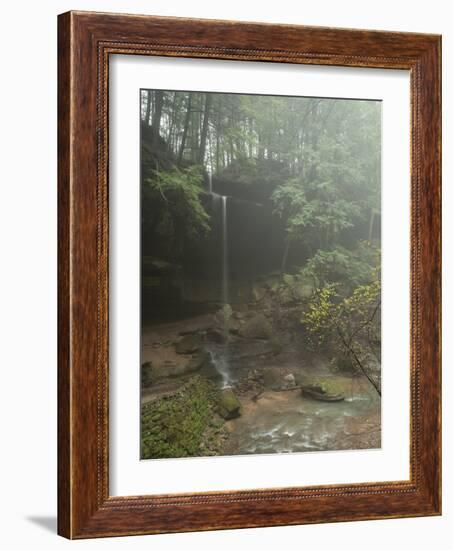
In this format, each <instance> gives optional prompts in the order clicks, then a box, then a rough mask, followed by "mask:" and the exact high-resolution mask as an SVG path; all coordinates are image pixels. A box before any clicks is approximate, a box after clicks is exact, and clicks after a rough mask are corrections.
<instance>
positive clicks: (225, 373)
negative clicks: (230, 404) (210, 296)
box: [208, 172, 231, 388]
mask: <svg viewBox="0 0 453 550" xmlns="http://www.w3.org/2000/svg"><path fill="white" fill-rule="evenodd" d="M208 192H209V194H210V195H211V196H212V199H213V205H214V208H213V211H214V212H217V211H218V208H216V204H218V203H219V202H220V210H221V213H220V216H221V240H222V260H221V261H222V278H221V285H222V288H221V296H222V306H223V318H224V326H223V330H224V333H225V340H226V342H228V315H227V308H228V306H229V292H228V291H229V280H228V276H229V268H228V210H227V202H228V197H227V196H226V195H219V194H218V193H214V191H213V190H212V174H211V172H209V173H208ZM208 351H209V352H210V354H211V360H212V362H213V364H214V366H215V368H216V370H217V372H218V373H219V375H220V376H221V377H222V388H228V387H230V386H231V375H230V368H229V346H228V344H226V345H224V346H223V347H222V351H221V352H220V353H219V352H218V350H217V351H216V350H208Z"/></svg>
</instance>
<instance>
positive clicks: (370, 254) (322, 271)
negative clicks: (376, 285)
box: [301, 241, 380, 289]
mask: <svg viewBox="0 0 453 550" xmlns="http://www.w3.org/2000/svg"><path fill="white" fill-rule="evenodd" d="M379 264H380V250H379V249H378V248H377V247H375V246H372V245H371V244H370V243H368V242H366V241H360V242H359V243H358V245H357V247H356V248H354V249H353V250H349V249H347V248H345V247H343V246H340V245H338V246H336V247H335V248H333V249H331V250H318V251H317V252H316V253H315V254H314V256H312V257H311V258H310V259H309V260H308V261H307V263H306V265H305V266H304V268H303V269H302V270H301V272H302V273H303V274H304V275H306V276H307V277H310V278H311V279H312V280H313V282H314V284H315V286H317V287H322V286H323V285H325V284H326V283H341V284H342V285H343V286H345V287H346V288H348V289H352V288H354V287H356V286H357V285H361V284H365V283H369V282H370V281H372V280H373V279H374V278H375V276H376V269H377V268H378V267H379Z"/></svg>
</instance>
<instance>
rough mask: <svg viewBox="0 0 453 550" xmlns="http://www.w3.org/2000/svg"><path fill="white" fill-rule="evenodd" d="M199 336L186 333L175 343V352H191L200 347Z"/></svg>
mask: <svg viewBox="0 0 453 550" xmlns="http://www.w3.org/2000/svg"><path fill="white" fill-rule="evenodd" d="M201 344H202V341H201V337H200V335H199V334H187V335H186V336H183V337H182V338H181V340H179V342H177V343H176V345H175V351H176V353H181V354H192V353H195V352H196V351H198V350H199V349H200V348H201Z"/></svg>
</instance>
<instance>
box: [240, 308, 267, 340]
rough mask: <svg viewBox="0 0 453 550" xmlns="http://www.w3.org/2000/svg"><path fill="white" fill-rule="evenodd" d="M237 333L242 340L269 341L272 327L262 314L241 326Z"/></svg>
mask: <svg viewBox="0 0 453 550" xmlns="http://www.w3.org/2000/svg"><path fill="white" fill-rule="evenodd" d="M238 332H239V335H240V336H242V337H243V338H257V339H261V340H269V339H270V338H271V336H272V325H271V323H270V322H269V321H268V320H267V319H266V317H265V316H264V315H263V314H262V313H258V314H257V315H255V316H254V317H252V318H250V319H248V320H247V321H246V322H245V323H244V324H243V325H241V326H240V328H239V329H238Z"/></svg>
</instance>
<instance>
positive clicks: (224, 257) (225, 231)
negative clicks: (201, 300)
mask: <svg viewBox="0 0 453 550" xmlns="http://www.w3.org/2000/svg"><path fill="white" fill-rule="evenodd" d="M228 286H229V284H228V226H227V197H226V196H225V195H222V302H223V306H224V307H225V306H227V305H228V304H229V299H228Z"/></svg>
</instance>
